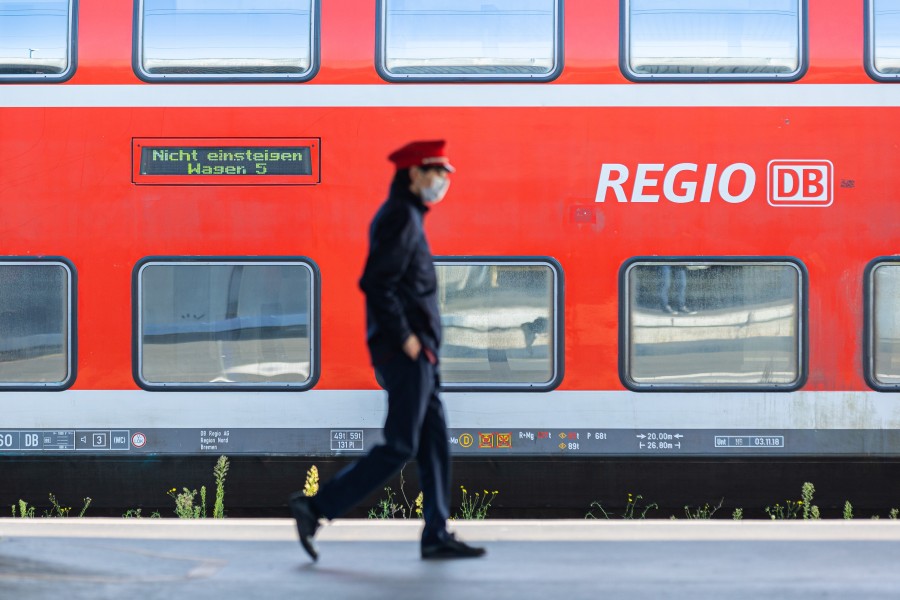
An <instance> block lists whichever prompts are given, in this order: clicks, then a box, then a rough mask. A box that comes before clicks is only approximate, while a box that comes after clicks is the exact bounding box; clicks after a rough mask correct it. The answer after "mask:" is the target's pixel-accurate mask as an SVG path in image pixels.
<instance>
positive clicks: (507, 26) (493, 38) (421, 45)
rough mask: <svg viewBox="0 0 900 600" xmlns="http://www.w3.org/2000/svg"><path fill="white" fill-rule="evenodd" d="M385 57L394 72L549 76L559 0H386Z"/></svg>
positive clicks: (404, 74) (396, 74)
mask: <svg viewBox="0 0 900 600" xmlns="http://www.w3.org/2000/svg"><path fill="white" fill-rule="evenodd" d="M382 19H383V21H382V39H381V48H382V50H381V51H382V60H383V66H384V69H385V70H386V71H387V73H388V74H389V75H391V76H394V77H419V78H435V77H442V76H444V77H447V76H452V77H469V76H471V77H475V78H479V77H481V78H484V77H491V78H510V77H511V78H529V77H530V78H548V77H550V76H551V75H552V74H553V73H554V72H555V71H556V68H557V63H558V60H559V59H558V56H559V48H558V46H559V38H560V36H559V34H558V33H557V31H558V28H559V0H493V1H492V2H483V1H482V0H431V1H429V2H421V1H420V0H383V13H382Z"/></svg>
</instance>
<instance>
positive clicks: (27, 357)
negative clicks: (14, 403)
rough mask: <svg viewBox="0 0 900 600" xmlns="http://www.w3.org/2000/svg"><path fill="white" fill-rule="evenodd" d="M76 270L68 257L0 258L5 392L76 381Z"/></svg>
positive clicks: (0, 384) (0, 375) (1, 384)
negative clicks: (56, 258) (53, 258)
mask: <svg viewBox="0 0 900 600" xmlns="http://www.w3.org/2000/svg"><path fill="white" fill-rule="evenodd" d="M74 273H75V268H74V267H73V266H72V265H71V264H70V263H68V262H67V261H63V260H52V259H50V260H35V259H8V258H0V390H4V389H6V390H8V389H20V390H22V389H25V390H34V389H64V388H66V387H68V386H70V385H71V384H72V382H73V381H74V380H75V347H74V341H73V336H74V331H75V302H74V298H75V274H74Z"/></svg>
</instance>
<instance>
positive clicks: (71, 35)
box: [0, 0, 78, 84]
mask: <svg viewBox="0 0 900 600" xmlns="http://www.w3.org/2000/svg"><path fill="white" fill-rule="evenodd" d="M68 3H69V26H68V36H67V38H68V39H67V40H66V41H67V53H68V54H67V55H68V58H69V61H68V65H67V66H66V69H65V70H64V71H63V72H62V73H54V74H41V75H38V74H27V73H17V74H9V75H3V74H0V84H3V83H62V82H64V81H68V80H69V79H71V78H72V76H73V75H75V70H76V68H77V66H78V0H68Z"/></svg>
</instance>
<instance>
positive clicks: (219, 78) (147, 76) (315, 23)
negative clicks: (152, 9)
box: [131, 0, 322, 83]
mask: <svg viewBox="0 0 900 600" xmlns="http://www.w3.org/2000/svg"><path fill="white" fill-rule="evenodd" d="M310 2H311V6H310V20H311V21H312V23H311V24H310V36H311V39H310V55H309V60H310V66H309V70H308V71H306V72H305V73H302V74H299V75H291V74H288V73H285V74H273V73H264V74H258V75H254V74H249V73H244V74H231V73H229V74H222V73H209V74H197V73H164V74H153V73H148V72H147V71H146V70H145V69H144V61H143V58H144V52H143V47H144V44H143V42H144V10H143V7H144V0H134V17H133V19H132V36H131V38H132V49H131V68H132V70H133V71H134V74H135V75H136V76H137V78H138V79H140V80H141V81H145V82H147V83H250V82H252V83H256V82H260V83H263V82H264V83H305V82H307V81H310V80H311V79H313V78H314V77H315V76H316V75H317V74H318V72H319V67H320V64H321V60H320V56H321V54H320V52H321V50H320V48H321V22H322V19H321V1H320V0H310Z"/></svg>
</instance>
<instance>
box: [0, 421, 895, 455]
mask: <svg viewBox="0 0 900 600" xmlns="http://www.w3.org/2000/svg"><path fill="white" fill-rule="evenodd" d="M449 434H450V440H449V441H450V446H451V449H452V452H453V454H454V455H458V456H469V457H484V458H487V457H498V456H548V455H558V456H563V455H571V456H722V457H726V456H810V455H813V456H900V431H898V430H893V429H892V430H872V429H791V430H775V429H759V430H745V429H741V430H734V429H731V430H729V429H721V430H719V429H684V430H675V429H672V430H663V429H650V430H637V429H590V430H586V429H578V428H572V429H545V430H539V429H527V430H526V429H506V430H493V431H478V430H472V429H451V430H450V432H449ZM382 439H383V438H382V434H381V429H372V428H364V429H326V428H308V429H265V428H246V429H226V428H210V429H193V428H171V429H142V428H133V429H106V430H82V429H69V430H66V429H61V430H52V431H48V430H34V429H22V430H0V455H2V454H35V453H40V454H46V453H90V454H108V455H135V454H201V455H202V454H229V455H232V454H252V455H295V456H354V455H361V454H363V453H364V452H366V451H367V450H369V449H370V448H371V447H372V446H374V445H376V444H378V443H380V442H381V441H382Z"/></svg>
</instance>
